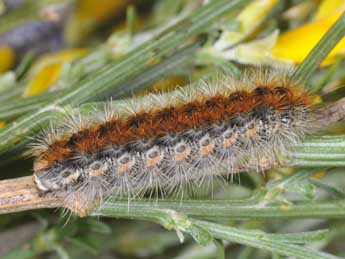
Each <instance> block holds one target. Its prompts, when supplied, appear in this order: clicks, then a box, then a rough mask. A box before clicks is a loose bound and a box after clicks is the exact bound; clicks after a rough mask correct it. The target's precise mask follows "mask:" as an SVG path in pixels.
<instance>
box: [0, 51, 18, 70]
mask: <svg viewBox="0 0 345 259" xmlns="http://www.w3.org/2000/svg"><path fill="white" fill-rule="evenodd" d="M0 57H1V58H0V73H3V72H5V71H7V70H8V69H10V68H11V67H12V66H13V65H14V63H15V54H14V52H13V50H12V49H11V48H10V47H7V46H0Z"/></svg>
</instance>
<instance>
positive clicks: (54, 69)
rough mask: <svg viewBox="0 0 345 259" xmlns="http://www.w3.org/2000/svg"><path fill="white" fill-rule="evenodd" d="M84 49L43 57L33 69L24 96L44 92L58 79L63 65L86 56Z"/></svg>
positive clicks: (59, 52)
mask: <svg viewBox="0 0 345 259" xmlns="http://www.w3.org/2000/svg"><path fill="white" fill-rule="evenodd" d="M86 52H87V50H85V49H75V50H62V51H58V52H54V53H51V54H47V55H45V56H43V57H42V58H41V59H40V60H39V61H38V63H37V64H36V65H35V67H34V68H33V70H32V72H31V75H30V78H31V81H29V83H28V86H27V88H26V90H25V92H24V96H32V95H35V94H39V93H42V92H44V91H46V90H47V89H48V88H49V87H50V86H51V85H52V84H53V83H54V82H55V81H56V80H57V79H58V77H59V75H60V71H61V68H62V66H63V64H64V63H66V62H68V61H71V60H72V59H75V58H79V57H82V56H84V55H85V54H86Z"/></svg>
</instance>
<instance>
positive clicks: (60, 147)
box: [33, 70, 318, 215]
mask: <svg viewBox="0 0 345 259" xmlns="http://www.w3.org/2000/svg"><path fill="white" fill-rule="evenodd" d="M316 111H317V110H316V108H315V107H314V106H313V105H312V97H311V96H310V95H309V94H308V92H307V91H306V90H305V89H304V88H303V85H301V83H299V82H296V81H294V80H292V79H291V76H289V74H288V73H287V72H282V71H275V70H258V71H251V72H246V73H243V74H242V76H241V78H240V79H234V78H233V77H232V76H229V75H227V76H223V77H222V78H221V79H218V80H215V81H212V82H204V81H201V82H200V83H199V84H198V85H197V86H196V87H185V88H181V89H177V90H175V91H172V92H170V93H165V94H150V95H148V96H145V97H143V98H141V99H139V98H138V99H132V100H130V101H128V103H127V104H124V105H116V104H112V105H109V107H107V108H106V109H105V110H104V111H99V112H95V113H94V114H91V115H90V116H88V117H86V118H81V117H80V116H76V117H73V118H70V119H69V120H67V121H66V122H65V123H62V124H61V125H58V126H56V127H54V128H53V129H52V130H51V131H49V132H47V133H46V134H45V136H44V137H42V138H41V140H40V141H38V143H36V144H35V147H34V150H33V152H34V155H35V156H36V159H35V163H34V171H35V173H34V180H35V182H36V184H37V187H38V189H39V190H40V191H41V192H42V193H48V192H49V193H53V194H54V195H58V196H63V197H66V199H65V201H66V203H65V207H68V208H70V209H71V210H73V211H76V212H78V213H79V214H80V215H83V214H87V213H88V211H89V210H90V209H92V208H93V206H95V204H98V203H99V202H102V201H103V200H104V199H105V198H107V197H109V196H113V195H115V196H118V197H123V196H125V197H133V198H135V197H140V196H142V195H144V194H145V193H147V192H151V193H152V192H155V193H160V194H162V195H166V194H171V193H176V192H178V191H181V190H183V189H184V188H188V187H189V186H190V185H200V184H202V183H204V182H207V181H209V180H212V178H213V177H226V176H229V175H233V174H234V173H237V172H239V171H249V170H253V171H258V172H259V171H263V170H264V169H265V168H266V167H267V166H268V165H269V166H271V165H273V164H276V163H279V157H280V155H281V154H284V153H285V152H286V150H287V149H288V148H289V147H290V146H291V145H293V144H297V143H298V142H300V141H301V139H303V137H304V136H305V135H306V134H308V133H310V132H312V131H314V130H315V129H317V128H318V120H317V119H316V116H315V115H316Z"/></svg>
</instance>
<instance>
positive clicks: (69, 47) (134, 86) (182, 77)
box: [0, 0, 345, 259]
mask: <svg viewBox="0 0 345 259" xmlns="http://www.w3.org/2000/svg"><path fill="white" fill-rule="evenodd" d="M207 2H211V1H206V0H174V1H172V0H98V1H95V0H74V1H73V0H40V1H37V0H0V129H1V128H6V126H7V125H10V124H11V123H13V122H15V121H16V120H17V119H18V118H22V117H23V116H24V117H25V116H27V115H30V114H32V113H34V112H35V111H37V110H38V109H39V108H41V107H42V106H44V105H45V104H47V103H51V102H54V101H55V100H57V98H59V96H60V94H61V93H63V91H65V90H66V89H68V88H69V87H71V86H73V85H75V84H78V83H80V82H85V80H88V76H89V75H94V74H96V73H98V71H101V70H102V68H104V67H107V66H110V65H112V64H116V63H115V62H116V61H117V60H121V58H122V57H124V56H125V55H126V54H127V53H129V52H131V51H132V50H135V49H136V48H137V47H138V46H140V44H142V43H143V42H145V41H146V40H148V39H150V38H151V37H153V36H154V35H157V34H159V33H160V32H161V31H163V30H164V29H165V28H167V27H169V26H171V25H172V24H174V23H175V22H176V21H177V20H179V19H182V18H183V17H188V16H189V15H191V14H192V13H193V11H195V10H197V9H198V8H200V7H201V6H203V5H205V4H207ZM248 2H249V3H246V5H244V7H243V8H238V10H236V11H232V12H230V13H228V14H226V15H225V16H224V17H222V19H221V20H219V21H216V22H214V23H213V24H212V26H211V28H209V29H208V30H207V31H205V32H204V33H202V34H200V35H198V36H197V37H193V39H191V40H190V42H188V44H186V45H185V46H183V48H181V49H179V51H176V53H174V54H173V55H170V56H169V57H167V58H165V57H159V58H157V59H156V58H152V59H151V60H150V62H148V64H147V69H146V70H145V71H144V72H143V73H141V74H139V75H138V76H136V77H132V78H129V79H128V80H127V81H125V83H123V84H122V86H121V87H119V88H116V89H114V90H112V91H110V92H109V93H108V94H107V95H98V94H95V96H94V97H93V98H89V99H88V100H90V101H103V100H109V98H110V97H112V98H113V99H119V98H125V97H128V96H133V95H144V94H146V93H148V92H155V91H167V90H171V89H174V88H175V87H176V86H184V85H186V84H189V83H191V82H194V81H196V80H198V79H200V78H208V77H210V76H211V77H212V76H213V75H214V74H216V71H225V72H227V71H230V72H231V73H234V74H236V73H237V74H238V73H239V71H240V70H241V69H243V68H247V67H252V66H270V67H277V66H279V67H281V66H283V67H284V66H289V67H291V66H298V65H299V64H300V63H301V62H302V61H303V59H304V58H305V57H306V56H307V54H308V53H309V51H310V50H311V49H312V48H313V47H314V46H315V44H316V43H317V42H318V41H319V40H320V39H321V37H322V36H323V35H324V34H325V32H326V31H327V30H328V29H329V28H330V27H331V25H332V24H333V23H334V22H335V21H336V19H337V18H338V17H339V16H340V14H341V13H342V12H343V11H344V10H345V1H342V0H303V1H302V0H254V1H248ZM344 55H345V40H342V41H340V42H339V44H338V45H337V46H336V48H335V49H334V50H333V51H332V52H331V53H330V54H329V55H328V56H327V58H326V59H325V60H324V62H323V63H322V65H321V68H320V69H319V71H318V73H315V75H313V76H312V77H311V79H310V80H309V81H308V84H309V85H312V86H313V88H312V89H313V90H312V91H313V93H314V94H315V96H316V97H315V104H319V103H320V104H322V103H327V102H332V101H334V100H337V99H339V98H340V97H342V96H344V80H345V64H344V59H343V57H344ZM129 69H135V68H130V67H129ZM83 80H84V81H83ZM100 84H102V82H100ZM95 87H96V86H95ZM83 103H84V102H80V103H79V102H78V103H76V104H75V103H73V102H71V105H72V106H73V105H80V104H83ZM327 133H328V134H339V133H344V125H343V124H341V123H339V125H336V126H334V127H332V129H329V130H328V132H327ZM24 151H25V147H21V149H20V150H14V151H13V152H12V153H9V155H7V156H4V157H1V159H0V172H1V174H0V178H1V179H7V178H14V177H19V176H24V175H30V174H32V160H31V159H30V158H29V159H28V158H27V156H25V155H23V152H24ZM299 170H300V169H291V168H289V169H279V170H271V171H270V172H267V174H266V175H258V174H250V173H249V174H242V175H241V176H240V177H235V179H232V180H229V182H228V183H227V185H226V187H221V186H217V185H216V186H215V193H214V194H213V197H214V198H243V197H248V196H249V195H250V194H251V193H253V192H255V191H257V190H259V189H262V188H266V189H267V190H269V191H272V190H276V189H274V188H277V186H279V187H282V186H281V185H279V183H280V181H282V180H283V179H286V178H287V177H290V176H291V175H292V174H293V173H298V172H299ZM343 175H344V174H343V170H342V168H338V169H332V168H330V169H325V170H322V171H320V170H314V171H313V172H312V176H313V177H312V178H303V179H299V180H298V181H295V182H293V181H292V182H291V183H289V184H288V185H284V186H283V187H282V188H283V189H284V188H285V189H284V192H286V193H288V195H287V196H284V197H282V196H280V195H275V196H274V195H273V196H272V200H277V201H282V200H284V202H285V201H286V202H287V203H288V202H289V200H296V199H297V200H304V201H313V200H314V199H318V198H320V197H321V198H325V197H342V198H344V197H345V177H344V176H343ZM210 195H211V194H210V193H208V192H206V193H205V192H202V193H199V194H198V193H197V194H195V198H199V199H202V198H207V197H210ZM61 214H62V213H61V211H60V210H39V211H32V212H23V213H17V214H12V215H1V216H0V256H1V257H2V258H85V259H86V258H153V259H155V258H157V259H158V258H176V259H177V258H179V259H182V258H186V259H189V258H195V259H199V258H217V256H218V254H217V247H216V246H215V245H214V244H210V245H207V246H199V245H197V244H196V243H195V242H194V241H193V240H192V238H190V237H189V236H186V239H185V242H184V243H181V242H180V241H179V239H178V237H177V235H176V233H175V232H174V231H167V230H165V229H163V228H162V227H161V226H159V225H157V224H153V223H149V222H145V221H131V220H123V219H121V220H120V219H103V218H100V219H98V218H85V219H78V218H77V217H75V216H70V217H62V216H61ZM223 223H224V224H228V225H231V226H238V227H243V228H247V229H261V230H264V231H268V232H274V233H280V232H281V233H285V232H299V231H308V230H315V229H323V228H329V229H330V232H329V233H328V234H327V236H326V238H324V239H322V240H317V241H316V242H313V243H312V244H311V245H310V246H311V247H314V248H316V249H322V250H324V251H327V252H330V253H332V254H336V255H338V256H345V249H344V243H343V239H344V236H345V222H344V220H336V219H334V220H324V219H320V220H304V219H299V220H279V219H278V220H275V221H235V220H226V219H225V220H224V219H223ZM225 247H226V258H282V257H280V256H279V255H276V254H272V253H270V252H268V251H265V250H259V249H255V248H250V247H245V246H241V245H238V244H235V243H230V242H227V243H225Z"/></svg>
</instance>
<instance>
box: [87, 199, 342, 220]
mask: <svg viewBox="0 0 345 259" xmlns="http://www.w3.org/2000/svg"><path fill="white" fill-rule="evenodd" d="M167 209H170V210H176V211H177V212H179V213H183V214H186V215H188V216H193V217H199V218H205V219H206V218H207V219H215V218H227V219H230V218H231V219H232V220H234V219H236V220H263V219H302V218H308V219H311V218H315V219H316V218H344V217H345V200H344V199H341V200H321V201H309V200H308V201H298V202H294V203H266V202H264V201H261V200H255V199H252V200H183V202H181V201H176V200H163V199H159V200H157V201H151V202H150V201H148V200H140V201H132V202H130V203H128V201H127V200H115V199H114V200H110V201H108V202H106V203H105V204H104V205H103V206H102V207H101V208H100V209H99V210H98V211H96V212H94V213H93V215H94V216H111V215H117V216H118V217H133V215H136V216H138V217H139V218H140V217H142V216H143V215H150V216H152V215H155V213H160V212H162V211H164V210H167Z"/></svg>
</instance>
